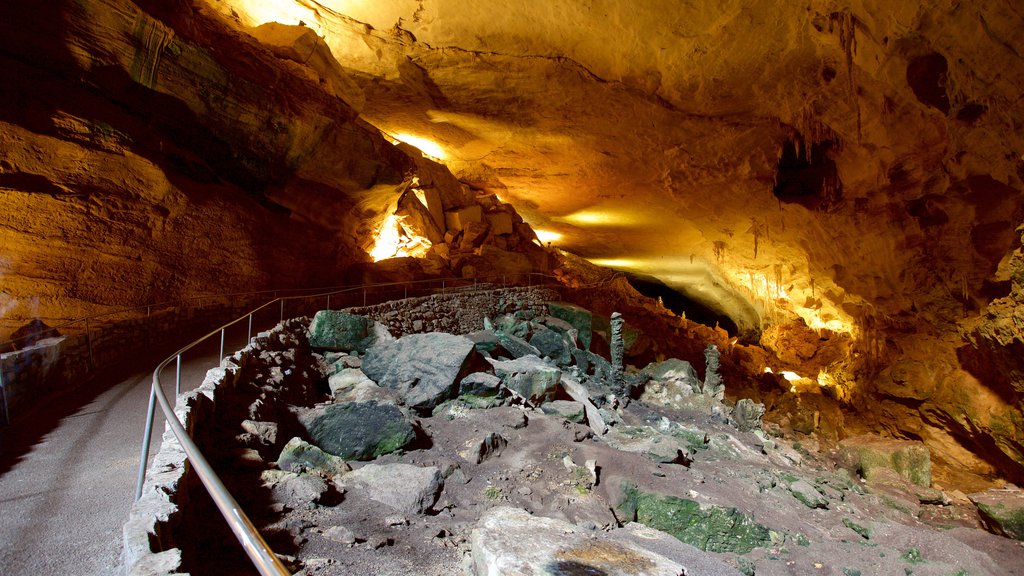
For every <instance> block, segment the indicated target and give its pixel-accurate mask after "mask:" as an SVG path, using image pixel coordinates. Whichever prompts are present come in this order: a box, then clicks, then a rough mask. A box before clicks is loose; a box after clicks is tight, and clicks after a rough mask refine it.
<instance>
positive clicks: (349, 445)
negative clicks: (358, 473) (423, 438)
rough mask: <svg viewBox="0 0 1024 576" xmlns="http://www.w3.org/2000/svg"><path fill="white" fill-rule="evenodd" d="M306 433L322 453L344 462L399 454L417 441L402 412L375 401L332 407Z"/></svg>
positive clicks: (389, 405) (311, 424)
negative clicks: (344, 460)
mask: <svg viewBox="0 0 1024 576" xmlns="http://www.w3.org/2000/svg"><path fill="white" fill-rule="evenodd" d="M307 431H308V432H309V436H310V438H312V440H313V442H314V443H315V444H316V445H317V446H319V447H320V448H321V449H323V450H324V451H326V452H328V453H330V454H334V455H335V456H339V457H341V458H344V459H346V460H372V459H374V458H376V457H378V456H382V455H384V454H390V453H392V452H396V451H398V450H401V449H402V448H405V447H406V446H407V445H409V443H410V442H412V441H413V440H414V439H415V438H416V433H415V431H414V430H413V427H412V424H410V423H409V421H408V420H407V419H406V417H405V415H404V414H402V411H401V410H399V409H398V408H397V407H396V406H394V405H392V404H382V403H378V402H376V401H368V402H346V403H344V404H332V405H330V406H328V407H327V408H326V409H325V410H324V413H323V414H322V415H320V416H319V417H317V418H316V419H315V420H313V421H312V422H311V423H310V424H309V426H308V427H307Z"/></svg>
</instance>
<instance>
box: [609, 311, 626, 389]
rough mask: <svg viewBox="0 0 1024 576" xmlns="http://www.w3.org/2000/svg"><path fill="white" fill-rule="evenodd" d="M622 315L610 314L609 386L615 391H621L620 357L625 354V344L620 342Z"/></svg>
mask: <svg viewBox="0 0 1024 576" xmlns="http://www.w3.org/2000/svg"><path fill="white" fill-rule="evenodd" d="M622 324H623V320H622V314H619V313H618V312H612V317H611V326H612V358H611V360H612V374H611V376H612V378H611V379H612V381H611V385H612V387H613V388H614V389H615V390H621V389H622V357H623V354H624V352H625V349H626V347H625V344H624V343H623V341H622Z"/></svg>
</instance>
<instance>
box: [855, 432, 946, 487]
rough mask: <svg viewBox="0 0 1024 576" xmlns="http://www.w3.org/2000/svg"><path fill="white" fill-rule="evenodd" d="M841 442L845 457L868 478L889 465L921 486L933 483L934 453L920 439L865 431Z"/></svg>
mask: <svg viewBox="0 0 1024 576" xmlns="http://www.w3.org/2000/svg"><path fill="white" fill-rule="evenodd" d="M839 446H840V448H841V449H842V456H843V458H844V459H845V461H846V462H847V463H848V464H849V465H851V466H852V467H853V468H855V469H856V471H857V472H859V473H860V475H861V476H863V477H864V478H865V479H866V480H868V481H869V482H870V481H871V479H872V477H873V476H874V475H875V473H876V472H877V471H878V470H880V469H890V470H895V471H896V473H898V474H899V475H900V476H902V477H904V478H906V479H907V480H909V481H910V482H912V483H914V484H917V485H918V486H929V485H931V482H932V464H931V455H930V454H929V453H928V448H927V447H925V445H924V444H923V443H921V442H913V441H909V440H894V439H891V438H882V437H881V436H871V435H863V436H854V437H852V438H847V439H845V440H843V441H842V442H840V443H839Z"/></svg>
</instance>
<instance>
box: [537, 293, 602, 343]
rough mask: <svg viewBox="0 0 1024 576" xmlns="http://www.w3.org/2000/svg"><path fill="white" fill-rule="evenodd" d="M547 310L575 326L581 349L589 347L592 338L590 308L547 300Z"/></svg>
mask: <svg viewBox="0 0 1024 576" xmlns="http://www.w3.org/2000/svg"><path fill="white" fill-rule="evenodd" d="M548 312H549V313H550V314H551V316H553V317H555V318H557V319H559V320H562V321H563V322H566V323H567V324H569V325H570V326H572V327H573V328H575V329H576V331H577V335H578V337H579V339H580V344H581V345H582V347H583V349H584V350H588V349H590V341H591V339H592V338H593V315H592V314H591V313H590V310H587V309H585V308H581V307H579V306H576V305H575V304H569V303H566V302H548Z"/></svg>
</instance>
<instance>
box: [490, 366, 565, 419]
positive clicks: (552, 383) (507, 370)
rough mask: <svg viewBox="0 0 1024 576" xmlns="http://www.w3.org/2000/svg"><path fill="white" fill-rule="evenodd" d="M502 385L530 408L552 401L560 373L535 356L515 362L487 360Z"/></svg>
mask: <svg viewBox="0 0 1024 576" xmlns="http://www.w3.org/2000/svg"><path fill="white" fill-rule="evenodd" d="M487 361H488V362H490V364H491V366H493V367H494V373H495V374H496V375H497V376H498V377H499V378H501V379H502V384H503V385H504V386H505V388H507V389H508V390H509V391H511V392H512V393H513V394H515V395H516V396H517V397H518V398H521V399H522V400H523V401H524V402H526V403H528V404H530V405H531V406H538V405H540V404H541V403H543V402H545V401H549V400H553V399H554V396H555V389H556V387H557V386H558V382H559V379H560V378H561V375H562V371H561V370H559V369H558V368H556V367H555V366H552V365H551V364H548V363H546V362H544V361H543V360H541V359H540V358H538V357H537V356H535V355H529V356H523V357H521V358H516V359H515V360H493V359H491V358H488V359H487Z"/></svg>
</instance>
